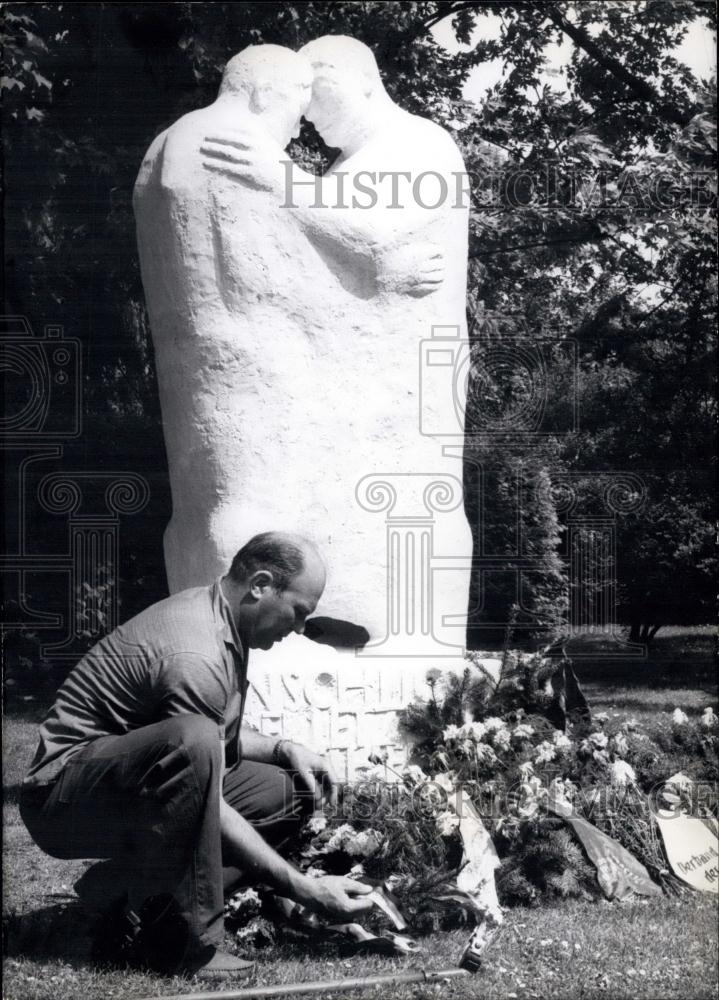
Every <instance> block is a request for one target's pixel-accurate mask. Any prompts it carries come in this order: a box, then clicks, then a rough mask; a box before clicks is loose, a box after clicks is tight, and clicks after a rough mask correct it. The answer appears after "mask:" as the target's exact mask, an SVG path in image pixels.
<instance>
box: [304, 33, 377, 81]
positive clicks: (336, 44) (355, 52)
mask: <svg viewBox="0 0 719 1000" xmlns="http://www.w3.org/2000/svg"><path fill="white" fill-rule="evenodd" d="M300 55H302V56H304V57H305V59H307V60H308V62H310V63H311V64H312V67H313V69H314V71H315V76H317V73H318V71H319V70H332V71H333V72H334V73H337V74H340V73H341V74H342V75H343V76H345V77H348V78H351V79H352V80H354V81H355V84H356V86H358V87H360V88H362V89H363V90H368V89H369V90H370V91H371V90H373V89H374V88H375V87H377V85H379V86H381V85H382V80H381V78H380V75H379V69H378V68H377V60H376V59H375V57H374V52H373V51H372V49H371V48H370V47H369V46H368V45H365V44H364V42H359V41H357V39H356V38H350V37H349V36H348V35H323V36H322V37H321V38H315V39H313V40H312V41H311V42H308V43H307V44H306V45H303V47H302V48H301V49H300Z"/></svg>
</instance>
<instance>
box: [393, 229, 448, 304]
mask: <svg viewBox="0 0 719 1000" xmlns="http://www.w3.org/2000/svg"><path fill="white" fill-rule="evenodd" d="M444 278H445V259H444V252H443V250H442V248H441V247H440V246H439V245H438V244H437V243H430V242H422V243H411V244H409V243H406V244H403V245H401V246H394V247H391V248H390V249H388V250H386V251H385V252H384V253H383V254H382V255H381V256H380V257H379V259H378V261H377V282H378V284H379V286H380V287H381V288H382V289H383V290H385V291H388V292H397V293H399V294H404V295H411V296H413V297H414V298H421V297H422V296H424V295H430V294H431V293H432V292H435V291H437V289H438V288H439V287H440V286H441V285H442V283H443V281H444Z"/></svg>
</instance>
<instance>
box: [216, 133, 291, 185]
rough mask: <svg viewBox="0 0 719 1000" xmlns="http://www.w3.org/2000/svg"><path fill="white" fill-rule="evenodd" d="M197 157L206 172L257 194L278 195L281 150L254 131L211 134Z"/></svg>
mask: <svg viewBox="0 0 719 1000" xmlns="http://www.w3.org/2000/svg"><path fill="white" fill-rule="evenodd" d="M200 153H201V154H202V165H203V167H205V169H206V170H212V171H214V172H215V173H219V174H223V175H224V176H225V177H231V178H232V179H233V180H237V181H241V182H242V183H243V184H247V185H248V186H249V187H254V188H259V189H260V190H261V191H278V192H281V191H282V188H283V183H284V174H283V173H282V170H281V169H280V162H279V155H280V153H281V150H280V149H279V147H275V146H274V144H273V143H272V141H271V140H270V139H269V138H268V137H267V136H266V135H263V134H262V133H261V132H259V131H257V130H255V129H250V128H246V129H236V130H233V131H231V132H230V131H226V132H223V133H222V134H217V133H216V132H213V133H212V134H211V135H207V136H205V138H204V140H203V143H202V145H201V146H200Z"/></svg>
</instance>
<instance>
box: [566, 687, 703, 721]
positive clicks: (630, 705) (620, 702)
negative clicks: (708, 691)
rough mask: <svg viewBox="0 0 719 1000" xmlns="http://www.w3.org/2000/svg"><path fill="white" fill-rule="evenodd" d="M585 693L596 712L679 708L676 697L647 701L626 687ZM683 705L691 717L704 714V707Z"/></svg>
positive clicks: (652, 710) (664, 710)
mask: <svg viewBox="0 0 719 1000" xmlns="http://www.w3.org/2000/svg"><path fill="white" fill-rule="evenodd" d="M684 686H685V685H681V686H680V687H677V690H680V689H681V688H683V687H684ZM667 690H668V691H669V690H671V686H668V687H667ZM585 694H586V695H587V698H588V699H589V702H590V704H591V707H592V709H593V710H594V711H595V712H596V711H597V710H600V711H601V710H603V709H607V708H614V709H618V708H621V709H622V710H624V711H628V712H639V713H641V712H673V711H674V709H675V708H677V701H676V698H668V699H667V700H666V701H654V700H651V701H647V699H646V697H642V695H631V694H627V691H626V688H613V687H610V688H606V689H602V690H601V691H597V690H595V689H593V690H591V691H586V692H585ZM681 707H682V710H683V711H684V712H686V714H687V715H688V716H689V717H690V718H692V717H696V719H699V717H700V716H701V714H702V709H700V708H692V707H691V706H690V705H682V706H681Z"/></svg>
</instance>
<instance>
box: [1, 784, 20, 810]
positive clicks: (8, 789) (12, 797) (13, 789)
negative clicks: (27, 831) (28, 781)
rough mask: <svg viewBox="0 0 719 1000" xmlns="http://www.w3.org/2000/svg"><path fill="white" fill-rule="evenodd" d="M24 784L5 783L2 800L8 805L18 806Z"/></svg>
mask: <svg viewBox="0 0 719 1000" xmlns="http://www.w3.org/2000/svg"><path fill="white" fill-rule="evenodd" d="M21 790H22V785H21V784H19V783H17V784H15V785H3V790H2V800H3V802H4V803H5V805H7V806H16V805H18V804H19V803H20V792H21Z"/></svg>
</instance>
